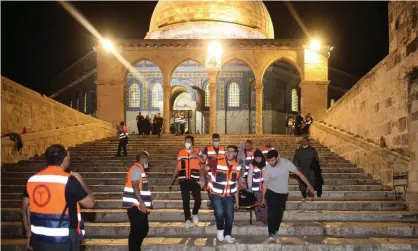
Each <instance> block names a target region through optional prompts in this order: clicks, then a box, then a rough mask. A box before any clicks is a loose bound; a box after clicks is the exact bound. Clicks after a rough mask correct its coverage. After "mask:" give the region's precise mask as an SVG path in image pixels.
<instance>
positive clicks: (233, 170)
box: [208, 158, 241, 197]
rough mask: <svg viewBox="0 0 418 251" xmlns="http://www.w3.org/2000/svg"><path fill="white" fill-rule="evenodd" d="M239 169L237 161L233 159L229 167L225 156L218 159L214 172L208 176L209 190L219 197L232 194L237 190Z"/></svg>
mask: <svg viewBox="0 0 418 251" xmlns="http://www.w3.org/2000/svg"><path fill="white" fill-rule="evenodd" d="M240 170H241V166H240V165H239V164H238V162H236V161H234V162H233V163H232V165H231V167H230V168H229V167H228V163H227V160H226V159H225V158H223V159H219V160H218V166H217V168H216V173H215V174H211V177H210V181H209V184H208V186H209V192H210V193H211V194H215V195H218V196H221V197H225V196H231V195H234V194H235V193H236V192H237V191H238V178H239V171H240Z"/></svg>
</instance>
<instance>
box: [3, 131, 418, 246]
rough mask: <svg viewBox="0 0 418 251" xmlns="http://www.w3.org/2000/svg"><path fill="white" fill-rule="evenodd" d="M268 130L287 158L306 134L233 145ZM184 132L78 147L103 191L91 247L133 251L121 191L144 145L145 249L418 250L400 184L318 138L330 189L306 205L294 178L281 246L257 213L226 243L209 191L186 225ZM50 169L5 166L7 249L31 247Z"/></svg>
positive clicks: (83, 167)
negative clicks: (27, 221)
mask: <svg viewBox="0 0 418 251" xmlns="http://www.w3.org/2000/svg"><path fill="white" fill-rule="evenodd" d="M266 137H269V138H271V139H272V142H273V145H274V146H275V147H276V149H278V150H279V152H280V153H281V156H282V157H285V158H289V159H292V158H293V153H294V150H295V149H296V148H297V146H298V142H299V140H300V138H296V137H291V136H285V135H274V136H255V135H225V136H222V138H221V141H222V144H223V145H228V144H237V145H238V144H239V142H241V141H244V140H246V139H251V140H253V141H254V143H255V145H256V146H261V145H262V144H263V143H264V138H266ZM183 139H184V138H183V137H174V136H163V137H161V139H157V137H155V136H131V137H130V139H129V144H128V153H129V155H128V156H127V157H114V155H115V151H116V149H117V143H118V141H117V139H116V138H109V139H104V140H99V141H95V142H91V143H87V144H83V145H78V146H76V147H72V148H70V149H69V150H70V154H71V168H72V169H73V170H75V171H77V172H80V173H81V175H82V177H83V178H84V180H85V181H86V182H87V183H88V185H89V186H90V187H91V188H92V190H93V192H94V194H95V197H96V206H95V208H94V209H85V210H83V211H82V212H83V217H84V219H85V221H86V232H87V236H86V237H87V239H86V241H85V242H84V247H85V250H88V251H92V250H106V251H107V250H127V237H128V233H129V222H128V218H127V215H126V211H125V210H124V209H122V208H121V197H122V191H123V184H124V179H125V173H126V171H127V169H128V168H129V167H130V165H131V164H132V163H133V162H134V160H135V154H136V152H138V151H139V150H146V151H148V152H149V153H150V154H151V157H150V164H151V168H150V169H149V170H148V171H147V172H148V177H149V179H150V183H151V191H152V195H153V202H154V210H152V212H151V214H150V221H151V222H150V231H149V234H148V238H147V239H146V240H145V241H144V245H143V249H144V250H237V251H238V250H239V251H242V250H285V249H286V250H379V251H380V250H418V215H417V214H414V213H411V212H408V211H407V210H406V209H405V202H404V201H400V200H396V199H395V194H394V191H393V190H392V189H391V188H390V187H387V186H384V185H382V184H381V182H380V181H379V180H375V179H373V177H372V176H371V175H370V174H367V173H364V171H363V170H362V169H361V168H358V167H356V166H355V165H353V164H351V163H349V162H348V161H346V160H344V159H342V158H340V157H339V156H337V155H336V154H334V153H332V152H331V151H330V150H329V149H327V148H326V147H323V146H321V145H320V144H318V143H317V142H313V146H314V147H315V148H316V149H317V150H318V152H319V157H320V161H321V167H322V170H323V176H324V180H325V185H324V187H323V190H324V192H323V196H322V198H320V199H315V200H314V201H310V202H302V201H301V200H300V199H301V195H300V192H299V191H298V186H297V182H296V180H294V179H291V180H290V188H289V189H290V194H289V201H288V202H287V210H286V212H285V216H284V222H283V223H282V226H281V228H280V232H279V236H280V237H279V238H278V242H277V244H274V245H271V244H267V243H266V240H267V227H266V226H260V225H257V224H254V225H250V223H249V213H248V212H237V213H235V224H234V228H233V236H234V237H235V238H236V239H237V242H238V244H235V245H228V244H223V243H219V242H218V241H217V240H216V238H215V235H216V228H215V226H214V217H213V211H212V210H210V209H208V203H207V202H208V198H207V194H206V192H202V197H203V201H202V210H201V211H200V213H199V219H200V223H199V224H198V225H197V226H194V227H192V228H190V229H189V230H186V229H185V228H184V226H183V220H184V216H183V213H182V203H181V195H180V192H179V186H174V187H173V190H172V191H169V190H168V185H169V183H170V177H171V175H172V171H173V169H174V166H175V164H176V152H177V150H178V149H180V148H181V147H182V145H183ZM195 141H196V145H197V146H199V147H204V146H205V145H207V144H208V143H209V142H210V136H209V135H198V136H196V137H195ZM44 167H45V163H44V161H43V159H42V158H38V159H32V160H29V161H22V162H19V163H17V164H4V165H3V166H2V177H1V182H2V183H1V189H2V192H1V196H2V200H1V205H2V209H1V210H2V211H1V212H2V216H1V217H2V226H1V230H2V246H1V247H2V250H24V239H23V235H22V229H21V223H20V202H21V194H22V192H23V189H24V184H25V182H26V180H27V179H28V178H29V177H30V176H31V175H32V174H33V173H34V172H36V171H38V170H40V169H42V168H44ZM191 204H193V201H192V202H191Z"/></svg>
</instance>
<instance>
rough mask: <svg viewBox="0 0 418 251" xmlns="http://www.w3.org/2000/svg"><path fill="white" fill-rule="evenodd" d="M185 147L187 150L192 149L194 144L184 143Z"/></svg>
mask: <svg viewBox="0 0 418 251" xmlns="http://www.w3.org/2000/svg"><path fill="white" fill-rule="evenodd" d="M184 146H185V147H186V149H190V147H191V146H192V143H189V142H186V143H184Z"/></svg>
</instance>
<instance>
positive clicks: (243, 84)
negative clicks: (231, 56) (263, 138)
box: [217, 60, 255, 134]
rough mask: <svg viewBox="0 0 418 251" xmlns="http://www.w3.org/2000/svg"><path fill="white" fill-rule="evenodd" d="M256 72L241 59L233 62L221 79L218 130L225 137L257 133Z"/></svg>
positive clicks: (221, 73)
mask: <svg viewBox="0 0 418 251" xmlns="http://www.w3.org/2000/svg"><path fill="white" fill-rule="evenodd" d="M253 83H254V73H253V71H252V69H251V68H250V67H249V66H248V65H247V64H246V63H245V62H243V61H241V60H232V61H230V62H228V63H226V64H225V65H224V66H223V67H222V69H221V70H220V72H219V74H218V78H217V94H218V97H217V100H218V107H217V121H218V123H217V131H218V133H225V134H248V133H255V92H253V91H254V86H253Z"/></svg>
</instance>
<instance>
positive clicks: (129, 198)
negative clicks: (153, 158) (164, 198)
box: [122, 163, 152, 213]
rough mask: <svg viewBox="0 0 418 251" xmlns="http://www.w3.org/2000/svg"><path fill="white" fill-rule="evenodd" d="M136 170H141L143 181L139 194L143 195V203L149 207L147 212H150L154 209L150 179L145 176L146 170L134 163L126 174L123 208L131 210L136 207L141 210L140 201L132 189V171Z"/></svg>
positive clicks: (141, 180)
mask: <svg viewBox="0 0 418 251" xmlns="http://www.w3.org/2000/svg"><path fill="white" fill-rule="evenodd" d="M134 168H139V169H140V170H141V179H140V180H139V192H140V194H141V198H142V201H143V202H144V204H145V206H146V207H147V212H149V209H150V208H151V207H152V198H151V191H150V190H149V188H148V179H147V175H146V174H145V171H144V168H143V167H142V166H141V165H140V164H138V163H134V164H133V165H132V166H131V167H130V168H129V171H128V173H127V174H126V179H125V188H124V189H123V198H122V207H124V208H131V207H134V206H136V207H138V209H139V201H138V199H137V198H136V195H135V191H134V188H133V187H132V170H133V169H134ZM144 213H145V212H144Z"/></svg>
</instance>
